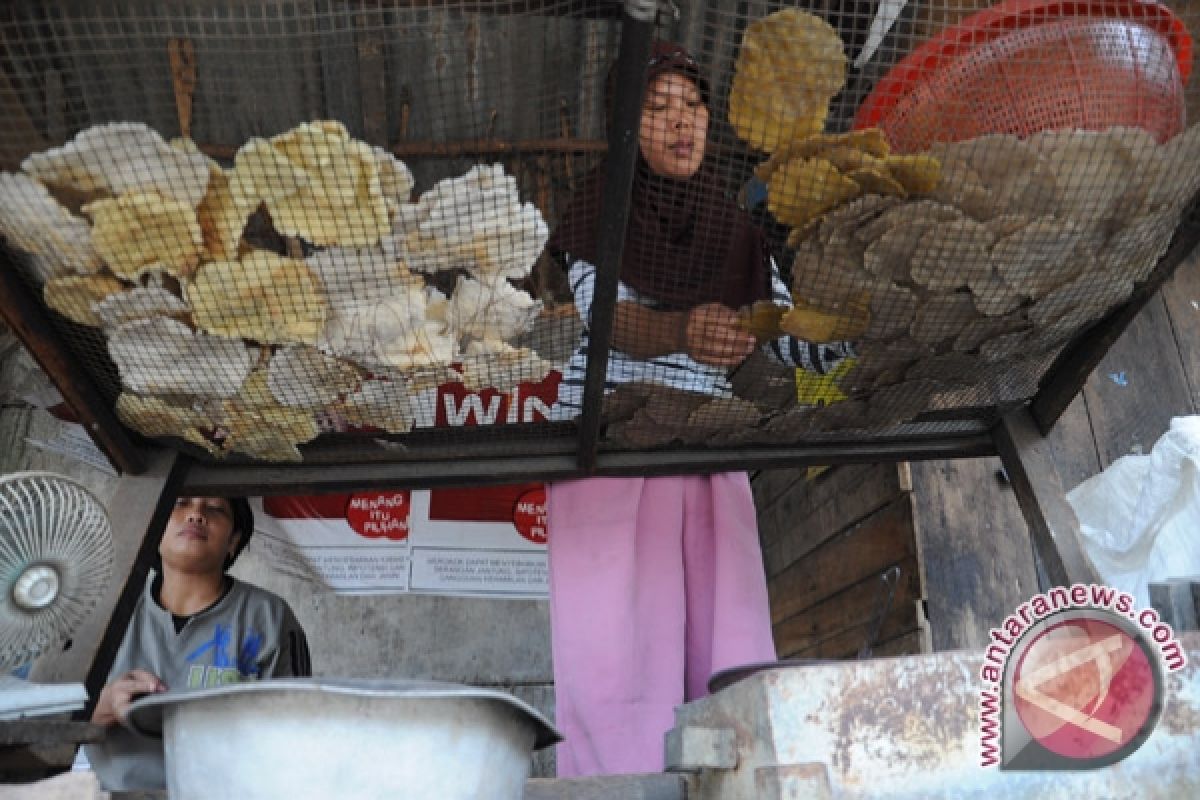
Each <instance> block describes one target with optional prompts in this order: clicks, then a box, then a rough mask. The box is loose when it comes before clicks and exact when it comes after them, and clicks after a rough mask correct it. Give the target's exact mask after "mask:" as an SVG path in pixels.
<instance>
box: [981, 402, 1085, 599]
mask: <svg viewBox="0 0 1200 800" xmlns="http://www.w3.org/2000/svg"><path fill="white" fill-rule="evenodd" d="M993 435H994V436H995V439H996V451H997V452H998V453H999V454H1000V460H1001V462H1002V463H1003V464H1004V469H1005V471H1006V472H1007V473H1008V479H1009V481H1010V482H1011V483H1012V487H1013V490H1014V491H1015V492H1016V495H1017V502H1018V503H1019V504H1020V506H1021V511H1022V513H1023V514H1024V515H1025V522H1026V524H1028V525H1029V532H1030V535H1031V536H1032V538H1033V547H1034V551H1035V554H1036V555H1037V556H1038V557H1039V558H1040V560H1041V564H1042V566H1043V567H1044V569H1045V572H1046V578H1047V579H1048V581H1049V583H1050V585H1051V586H1070V585H1071V584H1073V583H1099V582H1100V577H1099V574H1098V573H1097V572H1096V568H1095V566H1093V565H1092V562H1091V560H1090V559H1089V558H1088V557H1087V553H1086V552H1085V551H1084V549H1083V541H1082V539H1081V537H1080V535H1079V520H1078V519H1076V517H1075V512H1074V511H1073V510H1072V509H1071V506H1070V505H1068V504H1067V500H1066V497H1065V492H1064V491H1063V485H1062V480H1061V478H1059V475H1058V469H1057V467H1055V465H1054V459H1053V458H1052V457H1051V453H1050V444H1049V442H1047V441H1046V439H1045V438H1043V437H1042V434H1041V432H1040V431H1039V430H1038V428H1037V425H1036V423H1035V422H1034V420H1033V415H1032V414H1031V413H1030V412H1029V409H1028V408H1021V409H1019V410H1017V411H1013V412H1010V413H1008V414H1006V415H1005V416H1004V417H1002V418H1001V420H1000V423H999V424H998V425H997V426H996V428H995V431H994V432H993ZM1040 588H1042V589H1043V590H1044V589H1046V588H1048V587H1045V586H1043V587H1040Z"/></svg>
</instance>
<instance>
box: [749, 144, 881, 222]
mask: <svg viewBox="0 0 1200 800" xmlns="http://www.w3.org/2000/svg"><path fill="white" fill-rule="evenodd" d="M859 193H860V191H859V187H858V184H856V183H855V182H854V181H852V180H850V179H849V178H846V177H845V176H843V175H842V174H841V173H840V172H838V171H837V169H836V168H835V167H834V166H833V165H832V164H830V163H829V162H828V161H824V160H822V159H819V158H810V159H800V158H797V159H793V160H791V161H789V162H788V163H787V164H786V165H785V166H784V167H783V168H781V169H780V170H778V171H777V172H776V173H775V174H774V175H773V176H772V177H771V181H770V183H769V184H768V191H767V207H768V209H770V211H771V213H772V214H774V215H775V218H776V219H777V220H779V221H780V222H781V223H783V224H784V225H794V226H803V225H805V224H807V223H808V222H809V221H810V220H813V219H816V218H817V217H819V216H821V214H823V213H825V212H826V211H829V210H830V209H833V208H836V207H837V206H839V205H841V204H842V203H845V202H847V201H849V200H853V199H854V198H855V197H857V196H858V195H859Z"/></svg>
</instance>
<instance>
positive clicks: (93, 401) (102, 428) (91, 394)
mask: <svg viewBox="0 0 1200 800" xmlns="http://www.w3.org/2000/svg"><path fill="white" fill-rule="evenodd" d="M17 269H18V268H17V265H16V264H14V263H13V260H12V256H11V254H10V253H8V252H7V251H5V250H4V248H3V247H0V317H3V318H4V319H5V321H6V322H8V324H9V326H10V327H11V328H12V329H13V332H14V333H16V334H17V338H19V339H20V340H21V341H22V342H23V343H24V344H25V347H26V348H28V350H29V352H30V354H31V355H32V356H33V357H34V359H35V360H36V361H37V362H38V365H39V366H41V368H42V370H43V371H44V372H45V373H46V375H47V376H49V378H50V380H52V381H53V382H54V385H55V386H56V387H58V391H59V392H60V393H61V394H62V396H63V399H64V400H65V401H66V402H67V405H69V406H70V407H71V410H72V411H74V412H75V415H76V416H77V417H78V419H79V422H80V424H82V425H83V427H84V428H85V429H87V432H88V435H89V436H91V437H92V439H93V440H94V441H95V442H96V445H97V446H98V447H99V448H100V449H101V450H103V451H104V452H105V454H106V455H107V456H108V457H109V459H110V460H111V461H112V462H113V464H114V465H115V466H116V467H117V469H119V470H120V471H121V472H126V473H131V474H134V475H136V474H138V473H139V472H141V471H142V470H144V469H145V468H146V463H145V459H144V458H143V456H142V453H141V452H140V451H139V450H138V448H137V447H135V446H134V444H133V442H132V441H131V440H130V438H129V437H128V436H127V435H126V434H125V429H124V428H123V427H121V423H120V422H118V421H117V417H116V415H115V414H113V411H112V409H111V408H110V407H109V405H108V403H107V402H105V400H104V397H103V396H102V395H101V394H100V391H99V390H98V389H97V388H96V387H95V385H93V384H92V382H91V380H89V379H88V377H87V375H86V374H85V373H84V372H83V370H82V369H80V366H79V363H78V361H77V360H76V359H75V357H74V356H72V355H71V353H69V352H68V351H67V348H66V346H65V345H64V344H63V342H62V340H61V339H59V337H58V334H57V332H56V331H55V330H54V327H53V326H52V325H51V324H50V321H49V320H48V319H46V316H45V314H44V313H43V312H42V304H41V302H40V301H39V300H37V299H36V298H34V297H33V295H32V293H31V292H30V291H29V288H28V287H27V286H26V285H25V282H24V281H23V280H21V277H20V276H19V275H18V273H17Z"/></svg>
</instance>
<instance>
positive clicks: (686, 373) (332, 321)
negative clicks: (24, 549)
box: [0, 0, 1200, 491]
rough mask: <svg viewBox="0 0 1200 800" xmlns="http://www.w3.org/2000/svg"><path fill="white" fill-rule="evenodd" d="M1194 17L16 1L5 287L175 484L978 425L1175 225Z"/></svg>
mask: <svg viewBox="0 0 1200 800" xmlns="http://www.w3.org/2000/svg"><path fill="white" fill-rule="evenodd" d="M889 10H890V11H889ZM893 12H894V14H893ZM1198 16H1200V5H1197V4H1194V3H1191V2H1181V3H1156V2H1146V1H1145V0H1123V1H1120V2H1118V1H1117V0H1112V1H1111V2H1099V1H1096V2H1072V3H1062V2H1049V1H1047V0H1038V2H1031V1H1030V0H1020V1H1018V0H1008V2H1004V3H1000V4H994V5H993V4H988V3H973V2H966V0H958V1H956V2H933V1H930V0H926V1H924V2H918V3H908V4H902V5H901V7H900V8H899V9H898V10H897V9H896V8H895V4H877V3H875V2H861V3H849V4H847V3H838V4H831V3H811V4H802V5H795V4H784V3H767V2H727V1H726V0H710V2H690V3H670V2H666V3H659V4H657V5H655V4H653V3H651V4H647V7H646V8H642V9H639V8H638V5H637V4H631V5H630V6H629V7H628V8H625V7H622V6H621V5H620V4H617V3H585V2H578V1H576V0H562V1H561V2H550V1H549V0H546V1H545V2H512V3H482V2H470V3H468V2H453V1H452V0H447V1H446V2H433V3H410V2H378V1H370V0H361V2H315V1H314V2H267V1H266V0H262V1H260V2H234V1H233V0H228V1H227V2H215V1H208V2H205V1H204V0H195V1H194V2H169V3H161V2H160V3H149V2H136V1H134V2H110V3H87V4H83V3H74V2H66V1H65V0H64V2H51V3H20V2H18V3H8V4H5V5H4V7H3V8H2V9H0V111H2V115H0V119H2V120H3V121H2V122H0V131H2V134H3V135H0V162H2V163H0V168H3V169H5V170H8V172H6V173H5V174H4V175H2V176H0V234H2V236H3V264H2V265H0V280H3V300H2V301H0V310H2V311H3V314H4V316H5V318H6V319H8V321H9V323H10V324H11V325H12V327H13V328H14V329H15V330H16V331H17V332H18V333H19V334H20V335H21V336H22V338H23V339H24V340H25V342H26V344H27V345H28V346H29V347H30V349H31V350H32V351H33V352H34V354H35V356H36V357H37V358H38V359H39V361H41V363H42V364H43V366H44V367H45V368H46V369H47V371H48V372H49V373H50V374H51V376H52V377H54V379H55V380H56V382H57V383H58V384H59V386H60V388H61V389H62V390H63V393H64V395H65V397H66V398H67V400H68V401H69V402H70V403H71V404H72V406H73V407H74V408H75V410H76V412H77V413H78V414H79V415H80V417H81V418H82V419H83V420H84V421H85V423H87V424H88V426H89V429H90V430H91V431H92V433H93V435H94V436H95V437H96V438H97V440H98V441H99V442H100V444H101V445H102V446H103V447H104V448H105V449H106V450H107V451H108V452H109V454H110V455H111V456H112V457H113V459H114V461H115V462H116V463H117V464H118V466H120V467H121V468H122V469H125V470H127V471H131V472H136V471H138V469H139V467H140V459H141V456H140V453H139V450H138V448H137V447H136V446H135V445H134V444H133V442H134V441H136V440H137V438H138V437H149V438H152V439H155V440H158V441H160V442H162V443H165V444H168V445H170V446H172V447H175V448H177V449H179V450H181V451H182V452H184V453H186V454H187V455H189V456H190V457H191V458H192V459H193V460H194V466H193V469H192V478H191V479H190V482H191V485H192V486H193V488H199V487H207V488H209V489H213V490H220V489H224V490H227V491H228V490H232V489H236V488H243V489H244V488H246V487H256V488H258V489H260V490H264V491H270V490H272V488H273V487H274V488H275V489H278V490H282V488H283V487H286V486H288V485H291V486H295V485H320V486H326V487H330V488H334V487H337V486H349V485H356V486H362V485H367V484H383V483H388V484H398V483H404V484H436V483H461V482H480V481H503V480H506V479H518V478H519V479H525V478H531V477H542V478H563V477H572V476H579V475H585V474H628V473H655V472H674V471H698V470H705V471H712V470H726V469H738V468H747V467H755V466H770V465H777V464H782V463H796V462H804V461H807V462H810V463H832V462H838V461H854V460H859V461H862V460H880V459H898V458H931V457H952V456H965V455H977V454H983V453H990V452H995V448H994V445H992V444H991V430H992V428H993V426H994V425H995V424H996V422H997V421H998V420H999V419H1000V418H1001V417H1002V416H1003V415H1005V414H1006V413H1008V412H1010V411H1012V410H1013V409H1021V408H1029V409H1030V410H1031V412H1032V414H1033V416H1034V418H1035V419H1036V420H1037V421H1038V423H1039V425H1041V426H1042V427H1043V428H1046V427H1049V425H1051V424H1053V421H1054V420H1055V419H1056V418H1057V416H1058V414H1059V413H1060V412H1061V410H1062V409H1063V408H1064V407H1065V405H1066V403H1067V402H1069V400H1070V398H1071V397H1072V396H1073V395H1074V394H1075V393H1076V391H1077V390H1078V388H1079V386H1080V385H1081V383H1082V381H1083V379H1084V378H1085V377H1086V375H1087V372H1088V371H1089V370H1090V369H1091V367H1092V366H1093V365H1094V364H1095V363H1096V362H1097V361H1098V360H1099V358H1100V356H1102V355H1103V353H1104V351H1105V349H1106V348H1107V346H1108V345H1109V344H1111V342H1112V341H1113V340H1114V339H1115V337H1116V336H1117V335H1118V334H1119V333H1120V331H1121V330H1122V329H1123V327H1124V325H1125V324H1127V322H1128V321H1129V319H1131V318H1132V316H1133V315H1134V314H1135V313H1136V311H1137V309H1139V308H1140V307H1141V305H1142V304H1143V303H1144V302H1145V300H1146V299H1147V298H1149V297H1150V296H1151V295H1152V294H1153V293H1154V291H1156V290H1157V288H1158V287H1159V286H1160V285H1161V284H1162V282H1163V281H1165V280H1166V278H1167V277H1169V276H1170V274H1171V271H1172V270H1173V269H1174V267H1175V266H1176V265H1177V264H1179V263H1180V262H1181V261H1182V260H1183V259H1184V258H1186V257H1187V256H1188V254H1189V253H1190V252H1191V251H1192V249H1193V248H1194V246H1195V244H1196V242H1197V239H1198V237H1200V226H1198V223H1200V220H1198V219H1197V216H1196V206H1195V200H1194V196H1195V195H1196V192H1197V189H1198V188H1200V167H1198V166H1197V164H1200V158H1198V156H1200V130H1197V129H1196V128H1195V127H1190V126H1189V125H1190V122H1191V119H1192V116H1193V115H1192V114H1189V111H1192V112H1194V110H1195V104H1196V99H1197V96H1198V94H1197V92H1196V90H1195V88H1194V87H1195V80H1194V78H1193V76H1192V40H1191V38H1190V31H1192V30H1194V29H1195V28H1196V24H1197V21H1198V20H1197V17H1198ZM639 17H641V18H639ZM656 40H658V41H657V43H656ZM663 41H670V42H676V43H678V44H679V45H681V46H682V49H680V50H673V49H671V48H665V49H664V45H663V44H662V42H663ZM647 78H649V81H647ZM656 125H657V126H658V127H657V128H656V127H655V126H656ZM656 148H657V149H656ZM716 307H719V309H723V310H715V311H714V308H716ZM706 309H707V310H706Z"/></svg>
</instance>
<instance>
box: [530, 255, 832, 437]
mask: <svg viewBox="0 0 1200 800" xmlns="http://www.w3.org/2000/svg"><path fill="white" fill-rule="evenodd" d="M569 280H570V282H571V291H572V292H573V293H574V295H575V309H576V310H577V311H578V312H579V316H580V318H581V319H582V320H583V323H584V329H583V333H582V334H581V335H580V337H579V339H580V341H579V348H578V349H577V350H576V351H575V354H574V355H572V356H571V359H570V360H569V361H568V362H567V364H566V366H565V367H564V368H563V378H562V382H561V383H560V384H559V387H558V402H557V403H555V405H554V408H553V409H552V410H551V418H552V419H556V420H567V419H573V418H574V417H577V416H578V415H579V413H580V411H582V410H583V384H584V376H585V374H586V371H587V353H588V329H587V325H588V323H589V321H590V320H591V313H592V297H593V295H594V294H595V289H596V267H595V266H593V265H592V264H589V263H588V262H586V261H583V260H575V261H573V262H572V264H571V270H570V273H569ZM771 293H772V300H773V301H774V302H775V303H777V304H779V305H784V306H791V305H792V297H791V294H790V293H789V292H788V289H787V286H786V285H784V283H783V279H782V278H781V277H780V276H779V269H778V267H777V266H776V265H775V262H774V261H773V260H772V262H771ZM617 302H633V303H638V304H639V305H643V306H648V307H650V308H653V307H654V306H655V305H656V302H655V301H654V300H653V299H652V298H649V297H646V296H645V295H642V294H639V293H638V292H636V291H635V290H633V289H632V288H630V287H628V286H626V285H625V284H624V283H618V284H617ZM763 349H764V350H765V351H766V352H767V354H768V355H769V356H771V357H772V358H773V359H775V360H776V361H778V362H779V363H781V364H783V365H784V366H788V367H797V368H799V369H806V370H810V371H812V372H816V373H819V374H822V375H823V374H825V373H826V372H828V371H829V370H830V369H832V368H833V367H835V366H837V364H838V362H840V361H841V360H842V359H844V358H848V357H850V356H853V355H854V349H853V347H852V346H851V344H850V343H849V342H836V343H827V344H813V343H811V342H806V341H803V340H801V339H796V338H795V337H792V336H783V337H780V338H779V339H775V340H774V341H771V342H768V343H766V344H765V345H763ZM633 381H641V382H646V383H657V384H661V385H664V386H670V387H672V388H675V389H683V390H685V391H689V392H699V393H702V394H707V395H711V396H713V397H730V396H732V394H733V387H732V386H731V385H730V383H729V377H728V374H727V370H726V369H725V368H723V367H713V366H709V365H707V364H701V363H700V362H698V361H696V360H694V359H693V358H691V357H690V356H688V355H686V354H685V353H671V354H670V355H666V356H660V357H658V358H652V359H649V360H646V361H643V360H641V359H636V358H633V357H631V356H628V355H626V354H625V353H623V352H621V351H620V350H617V349H611V350H610V351H609V356H608V375H607V380H606V381H605V384H604V390H605V391H606V392H608V391H611V390H613V389H615V388H616V387H617V386H618V385H620V384H622V383H630V382H633Z"/></svg>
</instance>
